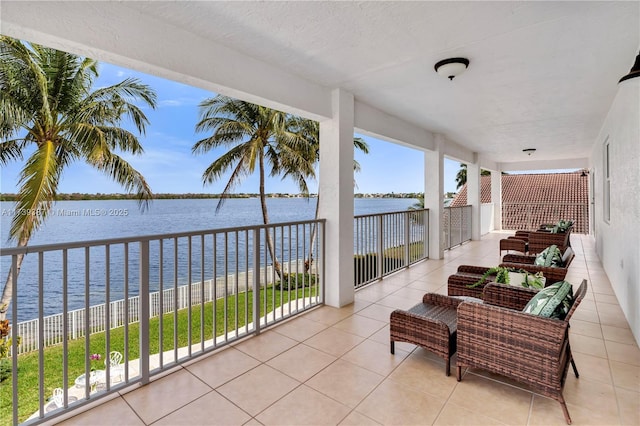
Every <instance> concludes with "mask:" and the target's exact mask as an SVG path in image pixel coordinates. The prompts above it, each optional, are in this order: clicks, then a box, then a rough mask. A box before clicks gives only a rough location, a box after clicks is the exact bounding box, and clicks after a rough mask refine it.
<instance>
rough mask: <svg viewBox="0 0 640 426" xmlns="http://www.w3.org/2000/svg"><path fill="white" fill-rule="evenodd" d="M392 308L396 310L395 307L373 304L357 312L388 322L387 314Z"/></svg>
mask: <svg viewBox="0 0 640 426" xmlns="http://www.w3.org/2000/svg"><path fill="white" fill-rule="evenodd" d="M394 310H396V308H392V307H389V306H382V305H378V304H375V305H371V306H368V307H366V308H364V309H363V310H361V311H360V312H358V315H362V316H365V317H367V318H372V319H375V320H378V321H382V322H385V323H388V322H389V316H390V315H391V312H393V311H394Z"/></svg>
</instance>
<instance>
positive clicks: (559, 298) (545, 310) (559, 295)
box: [522, 281, 573, 320]
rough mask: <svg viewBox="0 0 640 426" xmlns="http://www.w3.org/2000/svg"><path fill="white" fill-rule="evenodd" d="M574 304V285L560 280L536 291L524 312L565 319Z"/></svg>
mask: <svg viewBox="0 0 640 426" xmlns="http://www.w3.org/2000/svg"><path fill="white" fill-rule="evenodd" d="M572 304H573V286H572V285H571V283H569V282H567V281H560V282H557V283H555V284H551V285H550V286H549V287H546V288H544V289H542V290H540V291H539V292H538V293H536V295H535V296H533V298H532V299H531V300H529V303H527V306H525V307H524V309H523V310H522V312H524V313H527V314H532V315H539V316H541V317H546V318H556V319H562V320H563V319H564V318H565V317H566V316H567V313H569V309H571V305H572Z"/></svg>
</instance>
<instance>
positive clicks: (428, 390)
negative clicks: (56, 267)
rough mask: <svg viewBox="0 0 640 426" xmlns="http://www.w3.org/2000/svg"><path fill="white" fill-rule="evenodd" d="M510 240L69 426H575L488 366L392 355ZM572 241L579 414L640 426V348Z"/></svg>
mask: <svg viewBox="0 0 640 426" xmlns="http://www.w3.org/2000/svg"><path fill="white" fill-rule="evenodd" d="M502 236H503V235H501V234H498V233H494V234H489V235H488V236H485V237H484V238H483V239H482V241H479V242H470V243H466V244H464V245H462V246H461V247H457V248H455V249H453V250H450V251H447V252H446V254H445V258H444V259H442V260H428V261H425V262H422V263H420V264H417V265H415V266H413V267H411V268H409V269H407V270H404V271H402V272H400V273H398V274H395V275H393V276H390V277H388V278H385V279H384V280H382V281H380V282H378V283H376V284H374V285H371V286H369V287H367V288H365V289H362V290H360V291H358V292H357V293H356V301H355V303H354V304H352V305H350V306H347V307H344V308H342V309H336V308H332V307H321V308H319V309H316V310H314V311H312V312H309V313H307V314H304V315H301V316H298V317H297V318H294V319H292V320H290V321H288V322H286V323H284V324H281V325H279V326H276V327H273V328H271V329H269V330H267V331H265V332H263V333H262V334H261V335H260V336H258V337H254V338H250V339H247V340H245V341H242V342H239V343H237V344H235V345H233V346H231V347H228V348H226V349H224V350H221V351H219V352H217V353H215V354H212V355H209V356H207V357H205V358H199V359H197V360H196V361H194V362H192V363H191V364H188V365H183V366H182V367H180V368H178V370H177V371H175V372H173V373H171V374H168V375H166V376H164V377H162V378H160V379H156V380H154V381H153V382H152V383H150V384H149V385H147V386H144V387H140V388H137V389H135V390H132V391H129V392H127V393H124V392H122V393H120V394H117V395H115V397H114V398H113V399H111V400H109V401H108V402H105V403H102V404H100V405H98V406H96V407H94V408H92V409H89V410H88V411H85V412H83V413H81V414H78V415H76V416H75V417H72V418H70V419H67V420H66V421H64V422H63V424H79V425H87V424H95V425H99V424H105V425H106V424H108V425H113V424H120V425H124V424H126V425H143V424H145V425H151V424H158V425H160V424H162V425H182V424H185V425H207V424H220V425H222V424H227V425H258V424H263V425H325V424H328V425H337V424H340V425H376V424H397V425H428V424H435V425H448V424H449V425H453V424H455V425H464V424H472V425H480V424H487V425H489V424H517V425H524V424H528V425H553V424H558V425H563V424H565V423H564V417H563V415H562V410H561V408H560V405H559V404H558V403H557V402H556V401H553V400H551V399H548V398H545V397H541V396H539V395H536V394H534V393H531V392H530V391H528V390H526V389H524V388H521V387H519V386H518V385H517V384H515V383H513V382H509V381H507V380H504V379H501V378H500V377H498V376H494V375H488V374H485V373H482V372H480V371H468V372H467V373H466V374H465V376H464V378H463V380H462V382H457V381H456V379H455V374H453V375H452V376H450V377H446V376H445V374H444V362H443V361H442V360H441V359H439V358H437V357H435V356H433V355H431V354H430V353H428V352H427V351H425V350H423V349H420V348H416V347H415V346H413V345H409V344H405V343H397V344H396V353H395V355H391V354H390V353H389V324H388V320H389V313H390V312H391V311H392V310H393V309H395V308H407V307H410V306H412V305H414V304H415V303H417V302H418V301H419V300H420V298H421V296H422V294H423V293H424V292H429V291H431V292H439V293H443V294H446V278H447V277H448V276H449V275H450V274H452V273H453V272H455V269H456V267H457V266H458V265H459V264H463V263H465V264H474V265H486V266H493V265H495V264H497V263H498V260H499V256H498V250H497V247H498V243H497V240H498V239H499V238H501V237H502ZM572 245H573V247H574V249H575V251H576V253H577V257H576V259H575V260H574V262H573V264H572V266H571V268H570V271H569V274H568V277H567V279H568V280H569V281H571V282H573V283H574V284H579V282H580V281H581V280H582V278H587V279H588V280H589V283H590V287H589V293H588V295H587V297H586V298H585V300H584V301H583V303H582V305H581V306H580V307H579V309H578V310H577V311H576V313H575V315H574V317H573V319H572V328H571V333H572V334H571V344H572V348H573V351H574V356H575V359H576V363H577V365H578V369H579V371H580V373H581V375H580V379H576V378H575V377H574V376H573V375H572V374H571V372H570V373H569V376H568V380H567V383H566V386H565V391H564V395H565V398H566V400H567V402H568V407H569V411H570V413H571V416H572V418H573V421H574V424H576V425H588V424H593V425H618V424H624V425H634V424H636V425H637V424H640V350H639V349H638V346H637V344H636V342H635V340H634V338H633V335H632V334H631V331H630V329H629V327H628V324H627V322H626V320H625V318H624V316H623V314H622V311H621V309H620V307H619V305H618V303H617V300H616V298H615V296H614V295H613V291H612V290H611V286H610V283H609V282H608V279H607V277H606V275H605V274H604V272H603V270H602V266H601V264H600V262H599V261H598V260H597V256H596V254H595V250H594V247H593V243H592V240H591V238H590V237H586V236H579V235H576V236H574V237H573V238H572ZM452 365H454V366H455V358H454V360H453V363H452ZM453 370H454V371H455V367H454V368H453Z"/></svg>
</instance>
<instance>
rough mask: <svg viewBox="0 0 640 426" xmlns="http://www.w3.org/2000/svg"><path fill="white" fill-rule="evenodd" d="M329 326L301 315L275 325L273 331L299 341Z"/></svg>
mask: <svg viewBox="0 0 640 426" xmlns="http://www.w3.org/2000/svg"><path fill="white" fill-rule="evenodd" d="M327 327H328V326H327V325H324V324H322V323H319V322H317V321H312V320H310V319H307V318H305V317H304V316H301V317H299V318H295V319H293V320H291V321H287V322H286V323H284V324H281V325H279V326H277V327H275V328H274V329H273V331H275V332H276V333H278V334H282V335H283V336H286V337H288V338H290V339H293V340H296V341H298V342H304V341H305V340H307V339H308V338H309V337H311V336H314V335H316V334H318V333H320V332H321V331H322V330H324V329H326V328H327Z"/></svg>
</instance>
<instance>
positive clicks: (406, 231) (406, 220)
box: [404, 212, 411, 268]
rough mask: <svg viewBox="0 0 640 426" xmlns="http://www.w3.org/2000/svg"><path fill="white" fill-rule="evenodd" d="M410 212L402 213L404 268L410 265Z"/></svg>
mask: <svg viewBox="0 0 640 426" xmlns="http://www.w3.org/2000/svg"><path fill="white" fill-rule="evenodd" d="M410 215H411V212H405V213H404V259H405V261H404V266H405V268H408V267H409V264H410V263H411V257H410V247H411V239H410V236H409V223H410V222H411V216H410Z"/></svg>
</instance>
